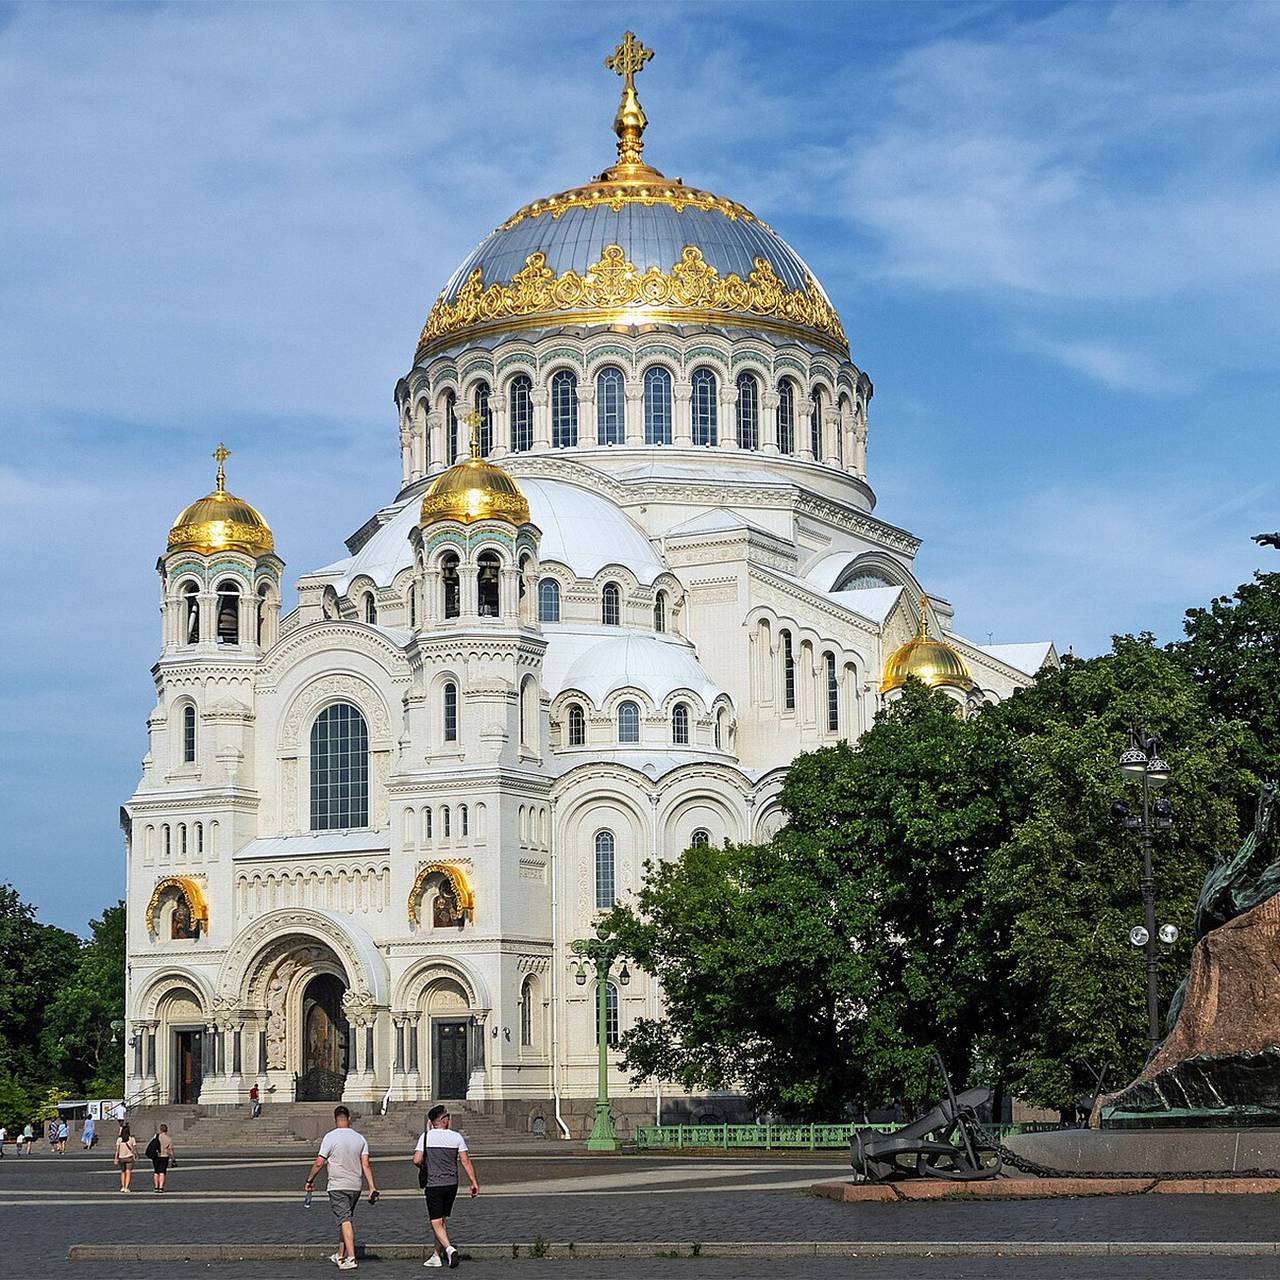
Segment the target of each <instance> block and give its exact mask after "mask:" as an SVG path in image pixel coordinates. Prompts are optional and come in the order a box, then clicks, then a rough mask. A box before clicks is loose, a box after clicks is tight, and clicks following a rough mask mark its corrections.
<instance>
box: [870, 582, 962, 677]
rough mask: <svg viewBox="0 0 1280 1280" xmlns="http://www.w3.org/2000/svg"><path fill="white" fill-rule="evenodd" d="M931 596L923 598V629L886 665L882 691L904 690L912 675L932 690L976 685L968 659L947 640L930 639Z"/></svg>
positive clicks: (895, 651)
mask: <svg viewBox="0 0 1280 1280" xmlns="http://www.w3.org/2000/svg"><path fill="white" fill-rule="evenodd" d="M928 603H929V602H928V599H927V597H925V596H923V595H922V596H921V597H920V630H919V631H918V632H917V633H916V634H915V635H914V636H913V637H912V638H911V639H910V640H908V641H907V643H906V644H904V645H899V647H898V648H897V649H895V650H894V651H893V653H892V654H891V655H890V656H889V661H888V662H886V663H885V664H884V673H883V676H882V677H881V680H880V692H881V693H891V692H892V691H893V690H894V689H901V688H902V686H903V685H904V684H906V682H907V679H908V677H910V676H915V678H916V679H917V680H919V681H920V683H921V684H923V685H926V686H927V687H928V688H930V689H938V688H943V687H946V688H951V689H963V690H964V691H965V692H966V693H967V692H968V691H969V690H970V689H972V688H973V677H972V676H970V674H969V668H968V667H967V666H965V662H964V659H963V658H962V657H961V656H960V655H959V654H958V653H957V652H956V651H955V650H954V649H953V648H952V647H951V646H950V645H949V644H947V643H946V641H945V640H930V639H929V616H928Z"/></svg>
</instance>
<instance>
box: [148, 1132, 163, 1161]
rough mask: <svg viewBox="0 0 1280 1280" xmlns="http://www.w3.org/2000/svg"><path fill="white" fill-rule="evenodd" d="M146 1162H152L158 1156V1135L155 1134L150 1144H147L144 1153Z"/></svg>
mask: <svg viewBox="0 0 1280 1280" xmlns="http://www.w3.org/2000/svg"><path fill="white" fill-rule="evenodd" d="M144 1154H145V1155H146V1157H147V1159H148V1160H154V1159H156V1157H157V1156H159V1154H160V1135H159V1134H158V1133H157V1134H156V1136H155V1137H154V1138H152V1139H151V1141H150V1142H148V1143H147V1149H146V1151H145V1153H144Z"/></svg>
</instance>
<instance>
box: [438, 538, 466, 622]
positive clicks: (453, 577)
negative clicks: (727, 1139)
mask: <svg viewBox="0 0 1280 1280" xmlns="http://www.w3.org/2000/svg"><path fill="white" fill-rule="evenodd" d="M440 585H441V586H442V587H443V588H444V616H445V617H446V618H456V617H457V616H458V615H459V614H460V613H461V612H462V584H461V581H460V580H459V578H458V557H457V556H456V555H455V554H454V553H453V552H452V551H451V552H450V553H449V554H448V555H447V556H444V557H443V558H442V559H441V561H440Z"/></svg>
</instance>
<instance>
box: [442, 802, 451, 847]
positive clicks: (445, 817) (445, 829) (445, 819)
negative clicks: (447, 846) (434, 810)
mask: <svg viewBox="0 0 1280 1280" xmlns="http://www.w3.org/2000/svg"><path fill="white" fill-rule="evenodd" d="M440 838H441V839H442V840H448V839H449V806H448V805H445V806H444V807H443V808H442V809H441V810H440Z"/></svg>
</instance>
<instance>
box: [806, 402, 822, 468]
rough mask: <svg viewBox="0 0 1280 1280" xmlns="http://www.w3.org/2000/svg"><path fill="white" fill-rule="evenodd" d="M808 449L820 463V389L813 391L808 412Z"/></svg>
mask: <svg viewBox="0 0 1280 1280" xmlns="http://www.w3.org/2000/svg"><path fill="white" fill-rule="evenodd" d="M809 448H810V449H812V450H813V456H814V458H815V459H816V460H817V461H818V462H821V461H822V388H821V387H814V389H813V408H812V409H811V410H810V411H809Z"/></svg>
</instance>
